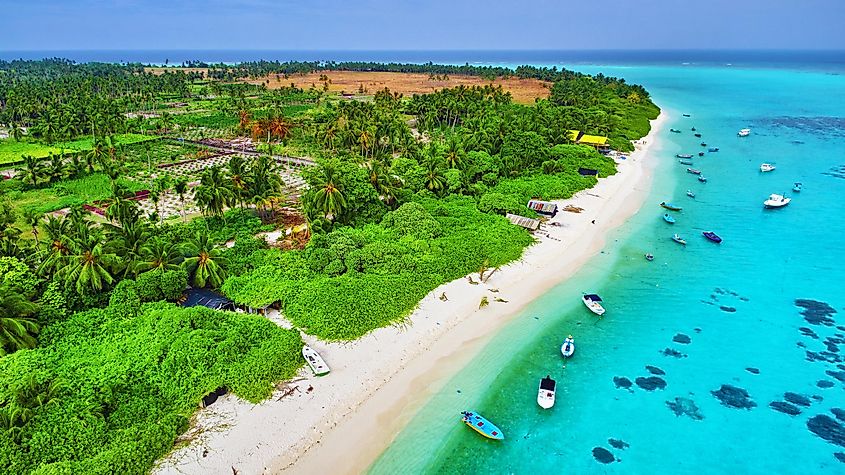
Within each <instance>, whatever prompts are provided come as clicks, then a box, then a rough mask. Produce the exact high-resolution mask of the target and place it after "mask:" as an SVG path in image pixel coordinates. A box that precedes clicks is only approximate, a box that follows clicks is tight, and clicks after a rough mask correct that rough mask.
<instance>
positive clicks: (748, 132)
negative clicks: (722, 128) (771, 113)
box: [736, 129, 751, 137]
mask: <svg viewBox="0 0 845 475" xmlns="http://www.w3.org/2000/svg"><path fill="white" fill-rule="evenodd" d="M736 134H737V135H739V136H740V137H748V136H749V135H751V129H742V130H740V131H739V132H737V133H736Z"/></svg>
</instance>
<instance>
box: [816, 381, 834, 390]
mask: <svg viewBox="0 0 845 475" xmlns="http://www.w3.org/2000/svg"><path fill="white" fill-rule="evenodd" d="M816 386H818V387H820V388H822V389H827V388H832V387H834V386H836V383H834V382H833V381H828V380H826V379H820V380H818V381H816Z"/></svg>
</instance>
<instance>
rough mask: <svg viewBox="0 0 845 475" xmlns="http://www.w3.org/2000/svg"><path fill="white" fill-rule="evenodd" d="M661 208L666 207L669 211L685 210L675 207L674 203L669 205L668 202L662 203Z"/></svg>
mask: <svg viewBox="0 0 845 475" xmlns="http://www.w3.org/2000/svg"><path fill="white" fill-rule="evenodd" d="M660 206H662V207H664V208H666V209H668V210H672V211H680V210H682V209H683V208H681V207H680V206H675V205H673V204H672V203H667V202H665V201H662V202H661V203H660Z"/></svg>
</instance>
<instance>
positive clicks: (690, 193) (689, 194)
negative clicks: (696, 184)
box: [687, 190, 695, 198]
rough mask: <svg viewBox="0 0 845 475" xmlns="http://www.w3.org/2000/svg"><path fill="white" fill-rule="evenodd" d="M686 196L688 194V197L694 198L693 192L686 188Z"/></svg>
mask: <svg viewBox="0 0 845 475" xmlns="http://www.w3.org/2000/svg"><path fill="white" fill-rule="evenodd" d="M687 196H689V197H690V198H695V193H693V192H692V191H690V190H687Z"/></svg>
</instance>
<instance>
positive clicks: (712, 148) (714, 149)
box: [707, 147, 719, 152]
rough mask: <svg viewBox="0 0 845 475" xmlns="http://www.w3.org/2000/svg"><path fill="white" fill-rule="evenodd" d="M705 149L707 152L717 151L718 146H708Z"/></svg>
mask: <svg viewBox="0 0 845 475" xmlns="http://www.w3.org/2000/svg"><path fill="white" fill-rule="evenodd" d="M707 151H708V152H718V151H719V147H710V148H708V149H707Z"/></svg>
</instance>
